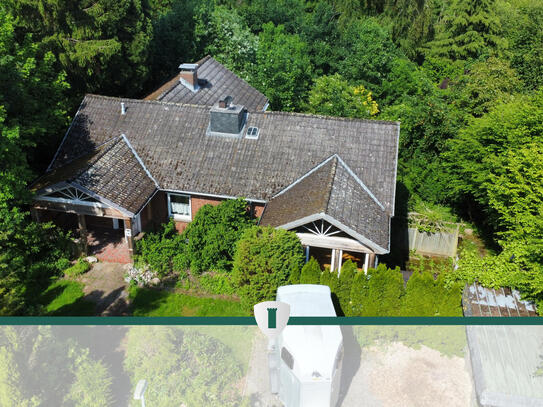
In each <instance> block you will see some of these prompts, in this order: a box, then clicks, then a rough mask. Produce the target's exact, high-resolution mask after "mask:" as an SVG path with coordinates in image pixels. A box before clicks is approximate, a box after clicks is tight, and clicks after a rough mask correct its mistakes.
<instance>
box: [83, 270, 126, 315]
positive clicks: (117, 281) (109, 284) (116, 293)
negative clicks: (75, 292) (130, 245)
mask: <svg viewBox="0 0 543 407" xmlns="http://www.w3.org/2000/svg"><path fill="white" fill-rule="evenodd" d="M125 272H126V265H123V264H119V263H95V264H93V265H92V268H91V269H90V270H89V271H88V272H86V273H85V274H83V275H82V276H81V277H80V278H79V281H81V282H82V283H83V284H84V285H85V287H84V288H83V292H84V293H85V299H86V300H89V301H92V302H94V303H95V304H96V313H97V314H98V315H103V316H115V315H129V308H128V305H129V302H128V292H127V287H128V285H127V283H126V282H125V281H124V274H125Z"/></svg>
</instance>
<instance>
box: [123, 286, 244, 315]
mask: <svg viewBox="0 0 543 407" xmlns="http://www.w3.org/2000/svg"><path fill="white" fill-rule="evenodd" d="M130 298H131V300H132V315H134V316H137V317H179V316H183V317H221V316H225V317H232V316H247V315H248V312H247V311H246V308H245V307H243V306H242V305H241V304H240V303H239V302H238V301H235V300H225V299H220V298H206V297H199V296H190V295H187V294H179V293H175V292H169V291H165V290H155V289H151V288H140V287H131V288H130Z"/></svg>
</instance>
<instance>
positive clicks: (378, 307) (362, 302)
mask: <svg viewBox="0 0 543 407" xmlns="http://www.w3.org/2000/svg"><path fill="white" fill-rule="evenodd" d="M403 294H404V282H403V277H402V273H401V272H400V269H399V268H396V269H394V270H392V269H389V268H387V267H386V266H385V265H383V264H379V265H378V266H377V268H376V269H370V270H368V274H367V275H366V274H363V273H359V274H358V275H357V276H356V277H355V279H354V281H353V284H352V289H351V302H352V315H357V316H397V315H401V312H400V309H401V297H402V295H403Z"/></svg>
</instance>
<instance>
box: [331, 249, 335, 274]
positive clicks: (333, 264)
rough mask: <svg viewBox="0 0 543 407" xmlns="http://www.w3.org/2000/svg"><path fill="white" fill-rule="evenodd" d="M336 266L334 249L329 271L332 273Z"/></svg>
mask: <svg viewBox="0 0 543 407" xmlns="http://www.w3.org/2000/svg"><path fill="white" fill-rule="evenodd" d="M335 265H336V249H332V260H331V262H330V271H334V266H335Z"/></svg>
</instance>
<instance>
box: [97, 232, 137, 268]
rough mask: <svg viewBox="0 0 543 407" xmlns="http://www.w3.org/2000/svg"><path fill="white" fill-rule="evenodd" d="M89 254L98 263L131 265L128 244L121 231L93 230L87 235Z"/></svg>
mask: <svg viewBox="0 0 543 407" xmlns="http://www.w3.org/2000/svg"><path fill="white" fill-rule="evenodd" d="M87 241H88V245H89V254H90V255H92V256H95V257H96V258H97V259H98V260H100V261H105V262H113V263H122V264H127V263H131V262H132V260H131V259H130V252H129V250H128V243H127V242H126V239H125V238H124V236H123V234H122V231H119V230H114V229H95V230H92V231H89V235H88V239H87Z"/></svg>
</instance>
